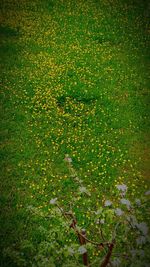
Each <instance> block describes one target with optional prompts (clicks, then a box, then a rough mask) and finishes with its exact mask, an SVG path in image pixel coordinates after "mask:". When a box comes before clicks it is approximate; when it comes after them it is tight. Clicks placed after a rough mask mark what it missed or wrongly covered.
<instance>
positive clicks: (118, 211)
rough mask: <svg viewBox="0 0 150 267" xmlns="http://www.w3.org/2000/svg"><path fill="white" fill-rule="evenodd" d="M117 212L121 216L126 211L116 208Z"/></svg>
mask: <svg viewBox="0 0 150 267" xmlns="http://www.w3.org/2000/svg"><path fill="white" fill-rule="evenodd" d="M115 213H116V215H117V216H121V215H123V213H124V212H123V210H121V209H119V208H117V209H115Z"/></svg>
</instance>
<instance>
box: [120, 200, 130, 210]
mask: <svg viewBox="0 0 150 267" xmlns="http://www.w3.org/2000/svg"><path fill="white" fill-rule="evenodd" d="M120 202H121V204H125V205H126V206H127V207H128V209H129V208H130V206H131V203H130V201H129V200H128V199H125V198H122V199H121V200H120Z"/></svg>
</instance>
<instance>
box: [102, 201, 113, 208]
mask: <svg viewBox="0 0 150 267" xmlns="http://www.w3.org/2000/svg"><path fill="white" fill-rule="evenodd" d="M111 205H112V202H111V201H110V200H106V201H105V202H104V206H105V207H109V206H111Z"/></svg>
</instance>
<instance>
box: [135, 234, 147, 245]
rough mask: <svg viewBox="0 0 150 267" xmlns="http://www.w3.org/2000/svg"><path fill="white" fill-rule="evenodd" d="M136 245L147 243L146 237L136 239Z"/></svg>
mask: <svg viewBox="0 0 150 267" xmlns="http://www.w3.org/2000/svg"><path fill="white" fill-rule="evenodd" d="M136 243H137V245H143V244H145V243H146V237H145V236H139V237H138V238H137V239H136Z"/></svg>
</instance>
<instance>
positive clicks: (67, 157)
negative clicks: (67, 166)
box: [64, 154, 72, 163]
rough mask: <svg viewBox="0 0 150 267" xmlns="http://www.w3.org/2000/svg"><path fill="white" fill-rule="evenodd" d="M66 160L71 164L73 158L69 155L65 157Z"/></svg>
mask: <svg viewBox="0 0 150 267" xmlns="http://www.w3.org/2000/svg"><path fill="white" fill-rule="evenodd" d="M64 160H65V161H68V162H69V163H71V162H72V158H70V157H69V155H68V154H66V155H65V158H64Z"/></svg>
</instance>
